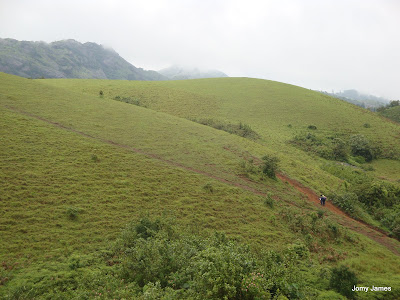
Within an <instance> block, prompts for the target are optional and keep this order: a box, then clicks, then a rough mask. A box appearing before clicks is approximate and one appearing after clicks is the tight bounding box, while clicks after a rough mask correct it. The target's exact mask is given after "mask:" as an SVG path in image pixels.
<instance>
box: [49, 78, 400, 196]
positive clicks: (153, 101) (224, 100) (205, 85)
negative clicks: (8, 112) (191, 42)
mask: <svg viewBox="0 0 400 300" xmlns="http://www.w3.org/2000/svg"><path fill="white" fill-rule="evenodd" d="M44 83H45V84H49V85H52V86H57V87H63V88H65V89H66V90H68V91H79V92H84V93H86V94H90V95H98V93H99V90H103V91H104V99H112V98H114V97H116V96H121V97H131V98H135V99H139V100H140V101H141V103H143V104H144V105H146V106H147V107H148V108H150V109H153V110H157V111H162V112H166V113H168V114H171V115H175V116H178V117H183V118H188V119H202V118H213V119H216V120H221V121H225V122H230V123H240V122H242V123H245V124H248V125H249V126H251V128H252V129H253V130H254V131H255V132H257V133H258V134H259V135H260V136H261V139H260V140H257V143H259V144H262V145H265V146H267V148H268V149H270V150H272V151H274V152H276V153H278V155H279V154H281V159H282V165H283V166H284V167H285V169H286V170H287V172H288V173H290V174H291V176H293V177H295V178H297V179H299V180H301V181H303V182H304V183H306V184H308V185H311V186H312V187H313V188H314V189H316V190H319V189H321V188H322V189H329V187H332V186H336V185H337V181H336V182H335V181H334V179H332V178H331V177H329V175H328V176H327V175H326V174H323V173H321V172H319V171H317V170H315V169H314V166H315V165H316V161H317V162H318V159H317V158H315V157H309V155H307V154H305V152H303V151H299V150H298V149H296V148H295V147H294V146H289V145H287V144H286V143H287V142H288V141H290V140H291V139H293V137H294V136H296V135H297V134H299V133H301V132H304V131H307V127H308V126H309V125H315V126H316V127H317V128H318V129H317V131H316V133H317V134H319V135H325V136H330V135H334V134H339V135H350V134H363V135H365V136H366V137H367V138H369V139H371V140H372V141H373V142H374V143H376V144H378V145H380V146H381V147H382V149H383V152H384V154H385V155H387V156H391V157H397V158H400V150H399V149H400V141H399V139H398V136H399V134H400V126H398V125H396V124H393V123H390V122H386V121H384V120H383V119H382V118H381V117H379V116H377V115H375V114H374V113H372V112H369V111H367V110H365V109H362V108H359V107H357V106H355V105H352V104H349V103H347V102H344V101H341V100H338V99H335V98H332V97H329V96H326V95H323V94H320V93H317V92H313V91H311V90H307V89H303V88H299V87H296V86H291V85H287V84H283V83H279V82H273V81H267V80H259V79H249V78H218V79H200V80H186V81H185V80H183V81H166V82H130V81H104V80H81V81H78V80H45V81H44ZM366 123H368V124H370V128H366V127H364V124H366ZM289 124H290V125H291V126H288V125H289ZM283 144H284V145H285V146H284V147H282V145H283ZM303 164H304V165H303ZM317 164H318V163H317Z"/></svg>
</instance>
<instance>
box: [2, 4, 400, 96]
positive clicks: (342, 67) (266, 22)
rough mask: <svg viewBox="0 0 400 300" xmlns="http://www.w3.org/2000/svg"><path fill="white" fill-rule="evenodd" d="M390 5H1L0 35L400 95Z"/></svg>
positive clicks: (159, 62)
mask: <svg viewBox="0 0 400 300" xmlns="http://www.w3.org/2000/svg"><path fill="white" fill-rule="evenodd" d="M399 15H400V2H398V1H395V0H383V1H377V0H375V1H373V0H366V1H355V0H353V1H344V0H343V1H340V0H339V1H329V0H328V1H317V0H308V1H307V0H306V1H295V0H283V1H255V0H253V1H252V0H249V1H224V0H219V1H218V0H216V1H194V0H192V1H178V0H171V1H161V0H148V1H122V0H117V1H115V0H114V1H109V0H102V1H94V0H89V1H79V2H78V1H75V0H73V1H49V0H38V1H34V2H33V1H28V0H20V1H2V2H1V4H0V37H2V38H14V39H18V40H29V41H45V42H53V41H57V40H63V39H75V40H77V41H79V42H95V43H99V44H102V45H105V46H106V47H109V48H113V49H114V50H115V51H116V52H118V53H119V54H120V55H121V56H122V57H123V58H125V59H126V60H127V61H129V62H130V63H132V64H133V65H134V66H136V67H141V68H144V69H152V70H160V69H163V68H166V67H169V66H171V65H182V66H189V67H197V68H199V69H204V70H208V69H217V70H220V71H222V72H224V73H226V74H228V75H229V76H239V77H256V78H264V79H270V80H276V81H281V82H285V83H290V84H294V85H299V86H302V87H306V88H310V89H315V90H327V91H332V90H335V91H338V90H346V89H356V90H359V91H360V92H363V93H367V94H373V95H376V96H381V97H386V98H389V99H400V84H399V83H400V82H399V79H398V75H397V72H398V70H399V69H400V59H399V58H398V53H399V51H400V39H399V38H398V32H397V31H398V28H400V18H398V16H399Z"/></svg>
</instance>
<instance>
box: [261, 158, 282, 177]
mask: <svg viewBox="0 0 400 300" xmlns="http://www.w3.org/2000/svg"><path fill="white" fill-rule="evenodd" d="M262 160H263V161H264V164H263V165H262V172H263V173H264V174H265V175H267V176H268V177H269V178H272V179H276V172H277V170H278V163H279V158H277V157H275V156H269V155H265V156H264V157H263V158H262Z"/></svg>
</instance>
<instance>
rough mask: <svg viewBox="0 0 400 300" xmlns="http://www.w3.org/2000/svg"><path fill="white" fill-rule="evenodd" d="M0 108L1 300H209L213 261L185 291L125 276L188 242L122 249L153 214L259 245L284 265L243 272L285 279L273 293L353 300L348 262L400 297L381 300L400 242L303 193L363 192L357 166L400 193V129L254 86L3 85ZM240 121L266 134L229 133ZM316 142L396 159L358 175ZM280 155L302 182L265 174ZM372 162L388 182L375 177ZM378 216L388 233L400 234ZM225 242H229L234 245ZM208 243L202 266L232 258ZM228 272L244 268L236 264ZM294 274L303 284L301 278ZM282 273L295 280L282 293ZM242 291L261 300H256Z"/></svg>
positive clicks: (287, 89)
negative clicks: (339, 273)
mask: <svg viewBox="0 0 400 300" xmlns="http://www.w3.org/2000/svg"><path fill="white" fill-rule="evenodd" d="M100 91H101V92H102V93H100ZM132 104H135V105H132ZM0 110H1V116H2V117H1V119H0V121H1V126H0V130H1V137H2V142H1V143H0V149H1V151H0V153H1V160H0V164H1V165H0V168H1V172H0V174H1V182H2V184H1V186H0V187H1V190H0V194H1V202H0V205H1V207H0V211H1V215H0V220H1V221H0V239H1V240H2V241H4V242H3V243H1V246H0V247H1V248H0V260H1V261H2V266H3V269H2V270H1V271H0V282H1V286H0V296H2V297H3V298H5V299H15V298H17V299H18V297H19V298H22V299H24V298H48V299H55V298H56V297H58V298H70V299H73V298H76V299H82V298H94V297H95V296H100V295H99V293H102V296H103V297H104V298H110V299H112V298H135V297H142V298H143V299H144V298H145V297H147V299H151V298H152V297H153V299H154V297H161V296H162V295H164V296H165V297H168V296H169V297H173V298H179V297H181V298H182V297H183V298H185V297H184V296H186V297H188V295H191V296H192V297H194V298H196V297H195V296H193V295H194V294H190V293H191V292H192V291H196V293H197V294H196V295H197V298H201V297H202V296H201V295H203V294H201V292H202V291H203V290H201V287H202V286H201V285H199V282H200V281H196V280H194V281H185V280H187V279H184V278H183V277H179V276H183V275H182V274H186V275H185V276H189V275H187V274H191V275H190V276H194V275H193V274H197V273H196V272H201V270H202V269H201V268H202V267H201V266H203V263H204V262H205V261H204V260H199V265H197V266H198V267H199V268H200V269H197V268H196V265H193V266H192V268H193V270H195V273H190V272H189V271H188V270H186V271H185V272H186V273H185V272H181V271H179V270H180V269H177V270H175V271H174V272H175V273H174V274H175V275H176V276H178V275H179V276H178V277H179V280H181V281H182V288H178V287H177V286H173V285H172V284H171V285H168V286H164V285H163V283H161V286H159V287H157V284H156V282H155V280H154V282H153V283H151V282H150V283H147V282H145V284H142V281H135V280H136V279H135V280H133V279H132V277H129V276H128V277H124V276H125V275H124V274H125V273H124V270H125V271H126V270H127V268H128V269H129V267H128V266H129V262H130V263H132V262H133V261H135V260H132V259H134V257H133V256H129V255H128V256H125V254H126V253H137V254H138V253H139V252H135V251H139V250H140V248H137V247H140V246H137V245H143V244H145V243H147V242H149V243H150V242H151V243H153V242H154V244H152V245H153V248H154V247H156V246H155V245H161V244H162V245H170V244H171V245H172V244H173V241H175V240H174V239H173V238H168V239H162V236H161V237H160V236H159V235H157V236H156V237H157V238H158V239H156V237H153V238H154V241H153V240H152V238H150V239H149V240H146V241H147V242H145V241H144V240H141V241H142V242H143V243H142V244H140V243H139V244H134V245H136V246H135V247H136V248H135V247H134V246H132V245H131V246H129V247H131V248H129V249H130V250H129V251H128V250H124V251H120V250H118V249H122V248H118V243H117V244H116V245H114V246H110V244H113V243H114V241H115V240H116V239H117V238H118V237H121V234H120V232H121V230H122V228H123V227H124V226H125V224H127V223H129V222H130V221H135V222H137V221H138V220H139V219H142V220H143V216H144V217H145V218H146V216H147V217H148V218H150V219H151V220H155V219H157V218H161V219H162V220H164V219H174V221H173V224H174V225H173V226H174V228H175V230H176V231H179V232H184V233H185V234H192V235H193V234H194V235H196V236H197V237H203V238H205V239H207V237H209V236H210V235H212V234H213V233H214V232H215V231H218V232H222V233H225V234H226V236H227V238H229V239H235V240H236V241H237V243H239V244H249V249H250V250H248V251H247V250H246V253H248V252H249V253H254V256H255V257H260V259H261V258H262V259H261V261H267V262H268V261H269V262H271V264H272V266H273V267H271V265H263V264H262V263H259V262H258V260H257V262H258V265H257V264H256V263H254V264H256V265H257V268H258V269H257V268H256V265H254V266H253V265H252V266H253V267H250V265H248V266H247V267H246V268H248V269H246V270H247V271H246V270H245V268H244V267H243V268H244V269H242V271H241V272H243V274H248V276H250V274H251V273H250V272H252V271H254V272H255V271H256V270H264V271H266V270H270V272H271V269H273V270H275V272H276V273H273V272H272V273H270V275H269V276H270V277H268V278H269V280H270V281H269V283H268V284H267V283H266V282H264V284H266V285H265V286H269V289H268V290H269V291H270V293H271V294H272V296H276V297H278V296H279V295H280V294H281V296H282V297H283V295H285V296H287V297H289V298H305V297H307V298H317V297H320V298H321V299H323V297H325V299H329V298H330V299H332V298H339V297H340V295H339V294H338V293H337V292H334V291H333V289H334V288H333V287H332V286H331V285H330V283H329V279H330V278H331V275H330V274H331V273H334V272H335V271H333V270H335V267H338V266H341V265H344V266H346V267H348V268H350V270H352V271H354V272H355V274H356V276H357V277H358V280H359V282H358V285H359V286H362V285H368V286H372V285H375V286H391V287H392V291H393V292H391V293H385V292H377V293H378V295H379V296H381V297H383V296H385V297H386V298H387V299H390V298H392V299H396V297H398V296H399V295H400V286H399V284H398V283H399V282H400V280H399V279H400V277H399V274H398V270H399V269H400V262H399V259H398V258H399V252H400V250H399V249H400V243H399V242H398V241H396V240H394V239H389V238H387V237H385V236H384V235H382V237H379V236H378V235H373V234H372V233H369V232H373V231H374V230H373V229H371V228H368V227H365V226H364V225H363V224H361V223H360V224H359V223H354V222H353V221H351V219H350V218H348V217H346V216H344V215H340V214H337V213H335V211H334V210H331V206H329V207H326V208H319V207H317V206H315V205H314V204H313V203H312V202H310V201H309V199H308V198H307V197H306V194H304V191H306V190H305V189H301V188H300V189H298V188H295V186H292V184H291V182H292V181H291V180H292V179H297V181H299V182H301V183H302V184H303V186H307V187H311V188H312V189H314V191H316V192H321V191H323V192H324V193H328V192H333V190H341V189H345V188H346V187H347V186H352V185H355V186H356V184H355V183H354V182H353V181H352V177H349V175H348V173H351V172H352V171H353V170H355V171H356V173H355V174H358V175H355V174H353V173H351V176H356V178H359V177H357V176H361V175H360V174H364V175H368V176H370V177H372V178H377V177H384V178H385V181H384V182H385V183H388V184H389V183H390V184H393V186H396V184H397V182H396V180H397V179H396V176H397V174H399V173H398V172H396V170H399V168H400V164H399V161H398V157H399V156H398V155H399V153H398V152H397V151H398V149H400V148H399V147H398V146H399V141H398V139H396V137H398V135H399V133H400V127H399V126H397V125H395V124H392V123H390V122H386V121H385V120H383V119H381V118H379V117H376V116H375V115H373V114H371V113H369V112H367V111H364V110H361V109H359V108H357V107H355V106H352V105H350V104H347V103H343V102H341V101H338V100H335V99H333V98H330V97H326V96H324V95H321V94H318V93H314V92H312V91H309V90H305V89H301V88H298V87H294V86H290V85H284V84H281V83H277V82H270V81H265V80H255V79H246V78H226V79H206V80H190V81H169V82H139V81H135V82H126V81H111V80H58V79H57V80H29V79H23V78H20V77H16V76H11V75H7V74H3V73H0ZM209 119H213V120H214V121H215V122H214V123H211V122H209V121H208V123H207V122H203V123H206V124H211V125H214V126H205V125H203V124H200V123H201V122H200V121H201V120H203V121H204V120H209ZM216 121H218V122H219V123H216ZM367 123H368V124H369V126H364V124H367ZM215 124H219V125H218V126H215ZM236 124H241V125H240V126H239V128H241V129H243V128H248V127H250V128H251V129H252V130H253V131H254V132H256V133H257V135H258V137H255V138H245V135H244V134H242V132H241V131H239V135H241V134H242V136H239V135H237V134H231V133H228V132H226V131H224V130H226V129H227V128H228V129H232V128H237V127H234V126H233V125H236ZM245 125H246V126H245ZM288 125H290V126H288ZM310 125H314V126H315V127H316V128H317V129H308V126H310ZM218 128H219V129H222V130H218ZM309 131H311V132H312V133H313V134H314V135H318V137H319V138H321V139H322V140H323V139H325V138H327V137H329V136H330V135H333V134H335V133H338V134H340V136H341V137H342V138H343V139H344V140H346V141H347V138H348V136H351V135H354V134H362V135H364V136H365V137H367V138H368V139H369V140H370V141H371V142H373V143H375V144H377V145H379V147H380V149H381V153H380V154H379V155H380V157H381V158H379V159H374V160H373V161H372V162H371V163H365V164H361V163H355V162H353V165H351V164H350V163H351V162H352V161H351V159H352V157H353V156H352V155H349V156H350V157H349V160H350V163H349V162H346V163H344V162H340V163H339V162H336V161H333V160H326V159H325V158H323V157H322V156H321V155H320V153H319V152H318V151H314V152H313V151H311V152H307V151H304V146H303V145H297V144H295V143H293V142H292V140H293V139H294V137H295V136H297V135H300V134H303V133H304V132H309ZM234 132H235V131H234ZM235 133H237V132H235ZM328 140H329V139H328ZM323 142H324V143H326V145H325V146H326V147H328V146H329V145H330V144H329V143H328V142H326V141H325V140H323ZM312 147H314V145H312ZM312 147H311V150H313V149H314V148H312ZM265 155H267V156H268V157H278V158H279V159H280V163H279V168H280V171H279V173H280V175H279V176H283V177H282V178H287V180H285V179H283V180H281V179H278V180H274V179H270V178H268V177H266V176H263V175H262V173H261V172H260V171H259V166H258V164H259V163H260V161H262V160H261V158H262V157H263V156H265ZM383 157H385V159H382V158H383ZM385 164H390V166H391V169H390V170H389V168H387V167H385ZM371 165H372V166H374V167H373V168H374V169H373V171H364V169H367V168H366V167H365V166H371ZM362 167H364V169H363V168H362ZM339 170H340V171H341V173H340V174H338V172H339ZM346 172H348V173H346ZM343 174H344V175H343ZM346 176H348V177H346ZM345 182H346V183H345ZM297 187H299V186H297ZM300 187H301V186H300ZM301 191H303V192H301ZM310 193H312V191H311V190H310ZM310 195H311V194H310ZM328 208H329V209H328ZM363 213H365V214H366V215H364V217H365V219H366V221H370V222H371V223H372V224H374V225H375V226H381V227H382V228H383V229H385V230H392V229H393V228H392V229H390V228H388V226H387V225H385V224H384V223H382V222H380V221H379V222H378V220H376V219H373V218H372V217H371V216H370V215H369V214H367V213H366V212H365V211H363ZM149 224H153V223H151V222H150V223H149ZM155 224H156V223H155ZM148 226H149V227H151V226H152V225H148ZM134 228H140V227H137V226H136V227H134ZM363 228H364V229H363ZM126 232H128V233H129V231H125V233H124V234H123V235H122V237H121V239H122V240H123V241H125V242H126V241H127V240H126V238H127V233H126ZM137 232H138V231H137ZM160 232H161V233H162V232H163V231H160ZM161 233H160V234H161ZM128 236H129V234H128ZM124 239H125V240H124ZM182 240H184V241H186V244H179V245H181V246H180V247H183V248H184V249H187V248H185V247H189V246H188V245H192V246H190V247H192V248H190V249H192V250H191V251H199V250H198V249H199V248H196V249H197V250H194V249H195V247H194V246H193V245H194V244H196V245H203V246H204V245H208V244H207V243H208V242H201V241H197V242H193V240H192V239H191V238H189V237H187V238H186V239H185V238H183V239H182ZM222 240H223V238H222ZM222 240H218V241H219V242H217V244H218V243H219V244H218V245H220V244H221V243H222V244H223V245H225V244H224V243H225V242H222ZM179 241H180V240H179ZM177 243H178V242H177ZM226 243H227V244H226V247H231V248H229V249H234V250H232V251H236V252H234V253H237V255H238V256H240V255H244V254H243V253H242V252H240V251H241V250H237V248H234V247H233V246H229V245H232V244H229V243H230V242H226ZM232 243H233V242H232ZM173 245H175V246H174V247H177V248H174V250H173V251H172V250H169V251H172V253H176V252H179V249H180V247H178V246H176V245H178V244H173ZM182 245H184V246H182ZM203 246H201V247H203ZM127 247H128V246H127ZM157 247H158V246H157ZM160 247H161V246H160ZM165 247H167V246H165ZM193 247H194V248H193ZM196 247H197V246H196ZM199 247H200V246H199ZM201 247H200V249H201V251H203V252H201V253H200V254H198V255H197V256H196V259H200V258H202V259H204V258H207V257H208V258H209V259H210V260H209V261H208V263H209V262H210V261H213V262H214V265H218V263H217V262H218V259H220V258H218V257H216V256H212V255H211V254H212V253H219V252H218V251H220V248H218V247H219V246H218V247H217V246H216V245H215V244H213V246H207V247H211V248H209V249H214V250H209V251H210V253H211V254H210V253H208V252H207V249H208V248H205V249H204V248H201ZM204 247H206V246H204ZM232 247H233V248H232ZM127 249H128V248H127ZM157 249H158V248H157ZM160 249H169V248H160ZM130 251H131V252H130ZM132 251H134V252H132ZM221 251H222V250H221ZM265 251H267V252H268V251H269V252H268V253H269V254H265ZM271 251H272V252H271ZM162 252H163V251H161V250H160V255H163V254H162ZM207 253H208V254H207ZM274 253H275V254H274ZM138 255H139V254H138ZM141 255H142V256H141V257H143V259H144V257H145V253H142V254H141ZM208 255H211V256H208ZM274 255H276V259H272V258H271V257H275V256H274ZM173 257H174V256H173V255H171V256H170V257H169V262H170V263H169V264H167V265H170V264H171V263H172V262H174V260H173ZM212 257H213V258H212ZM193 259H194V258H193ZM196 259H194V261H197V260H196ZM151 261H153V262H149V265H148V266H147V267H148V268H155V272H156V273H159V272H157V270H158V269H157V268H156V265H152V263H156V262H157V261H158V260H157V259H155V258H153V259H151ZM235 261H236V260H235ZM255 261H256V260H255ZM200 262H201V263H200ZM279 262H282V264H280V263H279ZM228 264H229V266H231V267H230V268H229V270H233V269H234V266H236V265H235V263H234V262H232V261H231V262H228ZM161 265H162V264H161ZM161 265H160V266H161ZM289 265H290V266H291V268H294V269H293V270H292V269H290V270H292V271H293V276H292V277H291V276H289V275H288V273H287V272H288V271H287V270H286V271H285V267H284V266H289ZM144 267H146V266H144ZM250 270H252V271H250ZM264 271H263V272H264ZM292 271H290V272H292ZM121 272H122V273H121ZM170 272H172V271H170ZM187 272H189V273H187ZM229 272H230V271H229ZM229 272H228V273H229ZM245 272H248V273H245ZM279 272H282V273H279ZM203 274H209V273H203ZM229 274H230V273H229ZM241 274H242V273H241ZM279 274H281V276H283V277H281V278H285V280H287V281H286V282H285V280H283V281H279V280H278V278H279ZM164 275H165V276H166V277H165V278H167V277H168V280H172V279H173V278H174V280H175V279H176V278H178V277H174V276H175V275H174V276H172V275H173V274H172V273H166V274H164ZM157 276H159V275H157ZM204 276H210V278H213V279H215V278H216V275H215V276H214V275H204ZM221 276H222V275H221ZM224 276H227V275H226V274H225V275H224ZM246 276H247V275H246ZM239 278H241V277H239ZM221 280H222V279H221ZM240 280H242V279H240ZM243 280H244V279H243ZM260 280H261V279H260ZM161 281H162V280H161ZM261 281H262V280H261ZM262 282H263V281H262ZM184 283H185V284H186V285H184ZM166 284H167V283H166ZM168 284H169V283H168ZM216 284H217V283H216ZM226 284H227V285H228V283H226ZM230 284H232V286H233V283H232V282H230ZM246 292H247V291H246ZM152 293H153V294H152ZM185 293H186V294H185ZM152 295H153V296H152ZM179 295H180V296H179ZM237 295H240V297H243V298H245V297H247V298H250V299H252V298H251V297H252V296H251V295H250V294H245V293H244V291H237ZM246 295H247V296H246ZM204 297H205V296H203V298H204ZM209 297H210V298H211V296H209ZM361 297H364V298H367V299H368V298H373V297H374V294H371V293H368V294H367V293H366V294H365V295H361Z"/></svg>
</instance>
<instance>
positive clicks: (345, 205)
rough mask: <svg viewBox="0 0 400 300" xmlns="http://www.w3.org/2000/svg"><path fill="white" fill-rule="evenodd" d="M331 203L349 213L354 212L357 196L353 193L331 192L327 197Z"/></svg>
mask: <svg viewBox="0 0 400 300" xmlns="http://www.w3.org/2000/svg"><path fill="white" fill-rule="evenodd" d="M328 198H329V199H330V200H331V201H332V203H333V204H335V205H336V206H338V207H340V208H341V209H342V210H344V211H345V212H347V213H349V214H353V213H354V207H355V206H356V205H357V203H358V197H357V195H356V194H355V193H351V192H345V193H333V194H331V195H329V197H328Z"/></svg>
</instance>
